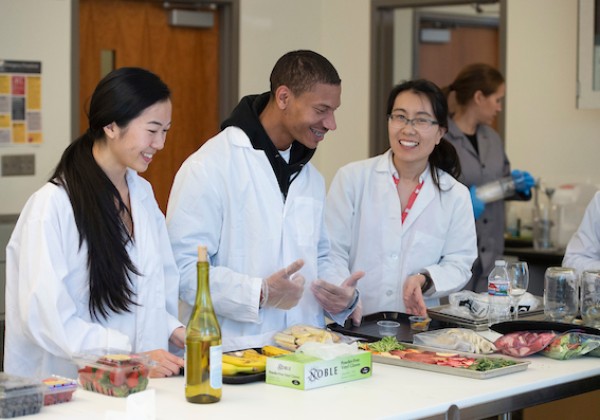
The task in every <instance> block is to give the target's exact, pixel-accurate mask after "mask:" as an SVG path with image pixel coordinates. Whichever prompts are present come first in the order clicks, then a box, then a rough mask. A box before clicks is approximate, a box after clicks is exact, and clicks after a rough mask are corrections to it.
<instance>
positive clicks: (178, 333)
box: [169, 327, 185, 349]
mask: <svg viewBox="0 0 600 420" xmlns="http://www.w3.org/2000/svg"><path fill="white" fill-rule="evenodd" d="M169 341H170V342H171V344H173V345H174V346H177V347H179V348H180V349H182V348H184V347H185V327H179V328H175V330H174V331H173V333H172V334H171V337H169Z"/></svg>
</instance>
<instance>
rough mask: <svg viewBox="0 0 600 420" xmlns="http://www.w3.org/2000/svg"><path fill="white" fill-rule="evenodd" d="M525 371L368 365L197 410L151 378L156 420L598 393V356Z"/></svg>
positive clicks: (506, 407)
mask: <svg viewBox="0 0 600 420" xmlns="http://www.w3.org/2000/svg"><path fill="white" fill-rule="evenodd" d="M524 360H529V361H531V364H530V365H529V368H528V369H527V370H525V371H523V372H517V373H514V374H510V375H506V376H501V377H497V378H491V379H483V380H481V379H471V378H463V377H458V376H453V375H447V374H442V373H436V372H428V371H423V370H418V369H411V368H405V367H399V366H390V365H382V364H378V363H374V364H373V376H372V377H371V378H367V379H362V380H358V381H354V382H348V383H343V384H338V385H333V386H329V387H324V388H318V389H314V390H310V391H300V390H295V389H290V388H284V387H278V386H275V385H267V384H265V383H262V382H261V383H251V384H245V385H224V387H223V398H222V399H221V401H220V402H219V403H216V404H208V405H196V404H190V403H187V402H186V400H185V397H184V379H183V377H175V378H167V379H152V380H151V381H150V384H149V389H151V388H153V389H155V390H156V418H157V419H160V420H173V419H176V420H179V419H199V418H202V419H233V418H244V417H245V418H258V416H260V418H261V420H268V419H278V420H279V419H284V420H293V419H309V420H317V419H323V418H326V419H328V420H331V419H344V420H348V419H374V418H377V419H381V418H386V419H391V418H398V419H412V418H429V417H433V418H446V414H447V413H448V411H449V410H450V412H451V413H452V415H454V417H451V418H459V417H456V414H454V412H455V408H452V409H451V407H452V406H453V405H455V406H456V407H457V408H458V409H459V411H460V418H481V417H486V416H492V415H497V414H501V413H505V412H509V411H513V410H517V409H521V408H525V407H529V406H533V405H537V404H540V403H544V402H548V401H553V400H556V399H560V398H565V397H570V396H573V395H578V394H582V393H585V392H588V391H592V390H596V389H600V358H593V357H583V358H579V359H574V360H568V361H557V360H553V359H549V358H546V357H544V356H532V357H530V358H527V359H524ZM125 407H126V401H125V399H121V398H114V397H107V396H104V395H100V394H96V393H93V392H89V391H84V390H81V389H79V390H77V391H76V392H75V394H74V395H73V400H72V401H71V402H68V403H64V404H58V405H53V406H48V407H44V408H42V411H41V412H40V413H39V414H37V415H35V416H25V417H20V418H23V419H29V418H37V419H40V420H42V419H43V420H46V419H48V420H50V419H56V420H65V419H85V420H95V419H104V418H105V413H106V411H107V410H117V411H125Z"/></svg>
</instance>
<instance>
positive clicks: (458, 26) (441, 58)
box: [413, 13, 500, 87]
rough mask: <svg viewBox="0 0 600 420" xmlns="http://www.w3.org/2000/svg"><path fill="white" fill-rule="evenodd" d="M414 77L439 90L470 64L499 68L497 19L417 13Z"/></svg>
mask: <svg viewBox="0 0 600 420" xmlns="http://www.w3.org/2000/svg"><path fill="white" fill-rule="evenodd" d="M416 21H417V24H416V25H415V27H416V28H417V30H418V32H417V34H416V37H415V40H416V42H415V46H414V49H415V53H416V60H414V65H415V68H414V70H413V75H414V76H415V77H422V78H425V79H429V80H431V81H432V82H434V83H436V84H437V85H438V86H440V87H444V86H447V85H449V84H450V83H452V81H453V80H454V78H455V77H456V75H457V74H458V72H459V71H460V70H461V69H462V68H463V67H464V66H466V65H468V64H472V63H484V64H489V65H490V66H492V67H495V68H498V65H499V45H500V42H499V29H498V25H499V22H498V19H489V18H484V19H473V18H468V17H466V16H457V15H454V16H453V15H449V14H448V15H441V14H439V15H436V14H425V13H416Z"/></svg>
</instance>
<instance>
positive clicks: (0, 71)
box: [0, 59, 43, 146]
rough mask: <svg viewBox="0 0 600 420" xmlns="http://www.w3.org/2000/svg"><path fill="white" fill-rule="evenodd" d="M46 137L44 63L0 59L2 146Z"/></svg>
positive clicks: (0, 143)
mask: <svg viewBox="0 0 600 420" xmlns="http://www.w3.org/2000/svg"><path fill="white" fill-rule="evenodd" d="M42 141H43V138H42V63H41V62H39V61H13V60H2V59H0V146H8V145H16V144H41V143H42Z"/></svg>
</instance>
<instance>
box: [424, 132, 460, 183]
mask: <svg viewBox="0 0 600 420" xmlns="http://www.w3.org/2000/svg"><path fill="white" fill-rule="evenodd" d="M429 167H430V170H431V176H432V177H433V182H434V183H435V185H436V186H437V187H438V189H441V188H440V180H439V177H438V174H437V170H436V168H437V169H441V170H443V171H445V172H447V173H449V174H450V175H452V176H453V177H454V178H455V179H458V177H459V176H460V174H461V167H460V160H459V158H458V153H456V149H455V148H454V146H453V145H452V144H451V143H450V142H449V141H448V140H446V139H445V138H443V137H442V139H441V140H440V142H439V144H438V145H436V146H435V148H434V149H433V151H432V152H431V154H430V155H429Z"/></svg>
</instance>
